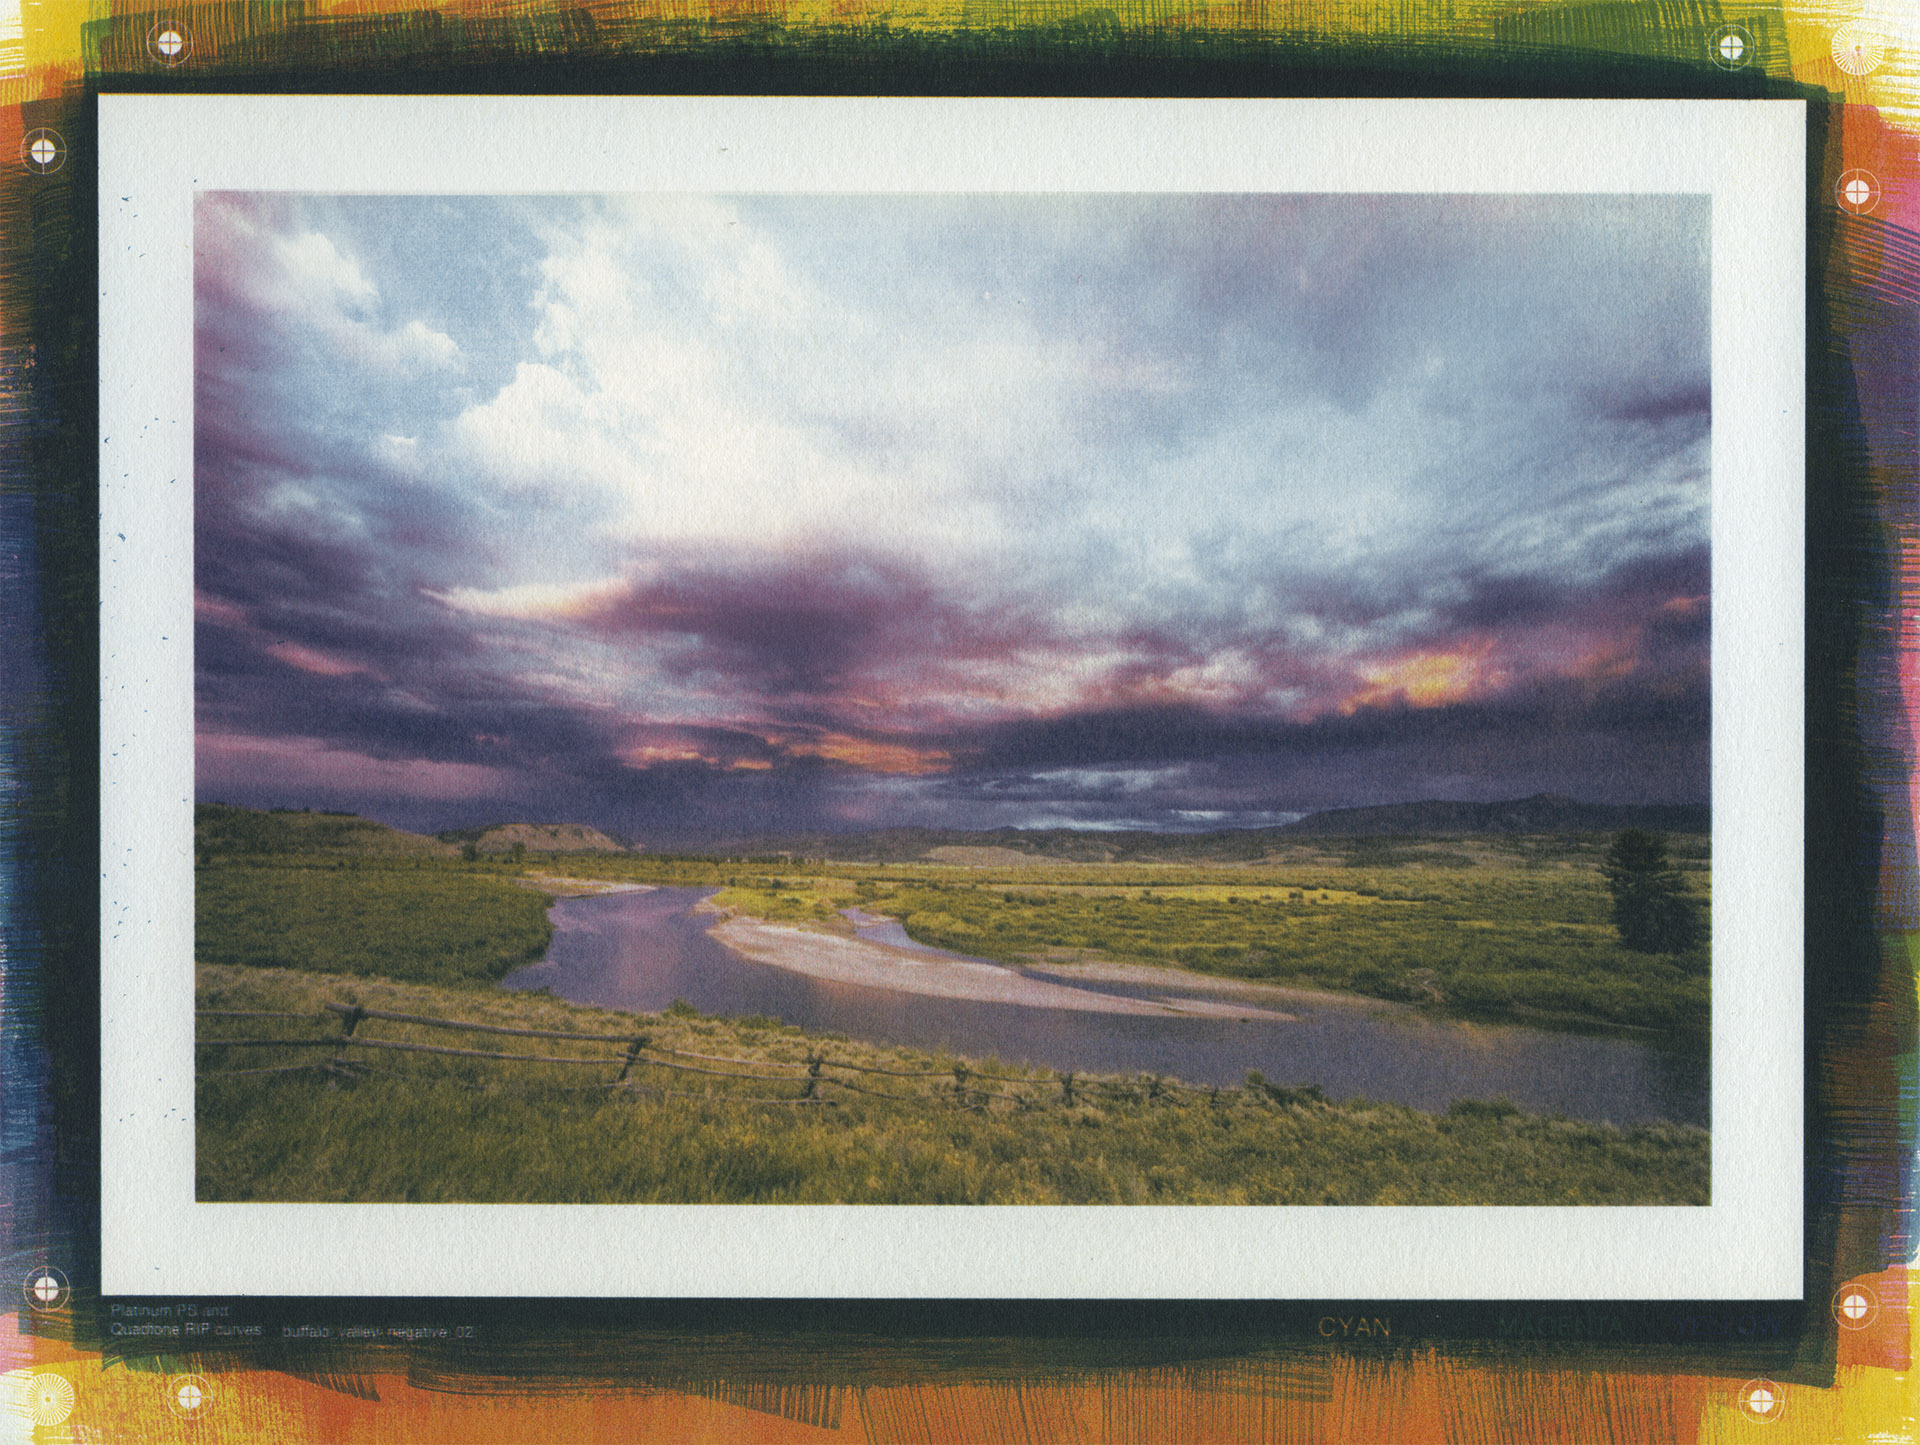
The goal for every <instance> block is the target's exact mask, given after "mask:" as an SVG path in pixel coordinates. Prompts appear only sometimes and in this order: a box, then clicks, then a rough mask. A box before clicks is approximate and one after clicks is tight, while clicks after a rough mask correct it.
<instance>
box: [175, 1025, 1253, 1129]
mask: <svg viewBox="0 0 1920 1445" xmlns="http://www.w3.org/2000/svg"><path fill="white" fill-rule="evenodd" d="M329 1015H331V1016H333V1017H336V1018H338V1019H339V1021H340V1032H339V1033H337V1034H332V1035H329V1036H326V1037H322V1038H279V1039H275V1038H259V1037H244V1038H196V1039H195V1040H194V1045H195V1047H196V1048H204V1049H331V1050H333V1051H334V1057H332V1058H330V1059H322V1060H316V1061H313V1062H309V1063H296V1064H283V1065H275V1066H271V1067H261V1068H240V1069H218V1070H209V1071H208V1076H209V1077H220V1078H235V1077H240V1076H243V1075H260V1074H291V1073H302V1072H319V1073H326V1074H328V1075H329V1076H331V1078H332V1079H333V1081H334V1082H335V1083H336V1084H337V1083H340V1082H343V1081H350V1080H352V1079H354V1078H358V1077H361V1076H364V1075H366V1074H367V1073H369V1072H370V1069H369V1065H368V1064H366V1063H364V1062H362V1061H360V1060H357V1059H352V1058H349V1057H348V1052H347V1051H348V1050H361V1049H366V1050H374V1051H377V1052H389V1053H408V1054H432V1055H439V1056H445V1057H452V1058H462V1059H481V1060H485V1061H487V1062H490V1063H505V1064H547V1065H553V1064H558V1065H567V1066H580V1065H585V1066H593V1067H598V1068H615V1067H617V1069H618V1073H617V1074H616V1075H615V1076H614V1077H612V1078H611V1079H607V1080H604V1081H601V1082H598V1083H593V1084H584V1085H548V1086H543V1087H557V1088H560V1089H562V1090H564V1091H566V1092H579V1091H581V1090H594V1091H597V1090H602V1089H605V1090H621V1091H625V1092H629V1093H635V1094H648V1095H654V1096H658V1097H665V1098H693V1099H706V1100H713V1101H725V1102H733V1103H754V1104H781V1105H791V1104H807V1105H823V1106H832V1105H833V1104H834V1102H835V1100H834V1098H833V1097H830V1096H828V1095H827V1094H826V1093H823V1089H825V1090H835V1091H839V1090H844V1091H846V1092H847V1093H849V1094H857V1095H862V1096H865V1097H867V1098H875V1099H889V1100H894V1101H897V1102H904V1103H934V1102H946V1103H950V1104H958V1105H961V1106H964V1107H968V1108H973V1109H984V1108H988V1107H990V1105H991V1101H993V1100H1002V1101H1005V1102H1008V1103H1010V1104H1012V1105H1014V1106H1016V1107H1019V1108H1032V1107H1035V1106H1037V1105H1040V1104H1044V1103H1049V1102H1051V1103H1059V1104H1064V1105H1068V1106H1071V1105H1074V1104H1076V1103H1079V1102H1082V1101H1083V1100H1085V1101H1091V1100H1093V1099H1096V1098H1101V1099H1107V1100H1125V1101H1127V1102H1130V1103H1148V1104H1151V1103H1154V1102H1157V1101H1160V1100H1164V1099H1171V1098H1174V1097H1177V1096H1186V1097H1189V1098H1191V1097H1204V1098H1207V1099H1209V1100H1210V1101H1211V1102H1212V1103H1213V1104H1215V1105H1216V1106H1224V1105H1226V1104H1229V1103H1239V1102H1254V1103H1260V1102H1265V1103H1274V1102H1286V1101H1287V1100H1286V1099H1285V1098H1283V1097H1282V1096H1286V1095H1288V1094H1289V1092H1290V1091H1287V1090H1272V1091H1269V1090H1264V1089H1256V1088H1245V1089H1241V1088H1230V1089H1219V1088H1206V1087H1196V1086H1194V1085H1191V1084H1179V1083H1175V1082H1173V1081H1171V1080H1168V1079H1161V1078H1159V1077H1157V1076H1154V1075H1150V1074H1149V1075H1142V1076H1141V1077H1140V1078H1139V1079H1137V1080H1116V1079H1112V1078H1106V1079H1083V1078H1080V1077H1079V1076H1078V1075H1077V1074H1075V1073H1047V1072H1036V1073H1032V1074H1026V1075H1017V1076H1016V1075H1005V1074H994V1073H983V1072H982V1071H980V1070H978V1069H975V1068H972V1067H971V1066H969V1065H967V1064H964V1063H958V1064H954V1065H953V1066H952V1067H950V1068H946V1069H891V1068H884V1067H881V1066H879V1065H876V1064H857V1063H854V1062H853V1061H852V1060H850V1059H835V1058H830V1057H828V1056H827V1055H825V1054H823V1053H820V1052H817V1051H816V1052H811V1053H809V1054H808V1055H807V1057H806V1058H805V1059H764V1058H761V1059H753V1058H739V1057H735V1056H731V1055H725V1054H702V1053H695V1052H692V1051H691V1050H687V1049H675V1048H669V1047H667V1046H666V1045H664V1044H656V1043H654V1042H653V1040H652V1036H651V1035H650V1034H649V1033H647V1032H645V1031H637V1032H634V1033H627V1034H609V1033H581V1032H576V1031H571V1030H565V1029H529V1028H518V1027H510V1026H508V1025H505V1024H487V1023H478V1022H474V1021H471V1020H467V1019H446V1018H436V1017H433V1016H431V1015H427V1014H412V1013H396V1012H393V1011H390V1010H386V1009H370V1008H365V1007H363V1006H361V1005H359V1004H352V1003H327V1004H325V1005H323V1006H322V1007H321V1008H320V1009H316V1010H308V1011H293V1010H278V1009H197V1010H195V1016H196V1017H197V1018H203V1019H265V1018H281V1019H301V1020H320V1019H325V1018H327V1017H328V1016H329ZM368 1020H380V1021H384V1022H389V1023H398V1024H406V1025H411V1026H413V1027H417V1028H429V1029H447V1030H452V1031H456V1032H464V1033H477V1034H492V1035H508V1036H511V1037H514V1038H524V1039H555V1040H561V1041H565V1042H571V1043H601V1044H620V1045H623V1046H624V1052H622V1053H617V1054H615V1053H608V1054H535V1053H516V1052H502V1051H497V1050H491V1049H467V1048H456V1047H453V1046H451V1045H444V1044H423V1043H415V1042H412V1041H409V1040H404V1039H378V1038H368V1037H366V1036H365V1035H364V1034H362V1033H360V1032H358V1030H359V1028H360V1025H361V1024H362V1023H364V1022H366V1021H368ZM663 1056H664V1057H663ZM677 1059H698V1060H699V1061H700V1064H732V1065H736V1066H738V1067H737V1068H735V1069H709V1068H702V1067H700V1064H690V1063H677V1062H674V1061H675V1060H677ZM741 1068H748V1069H756V1070H761V1071H763V1072H758V1073H743V1072H740V1069H741ZM636 1069H666V1070H670V1071H672V1072H675V1073H686V1074H699V1075H703V1076H705V1077H708V1078H719V1079H745V1080H748V1081H749V1082H752V1083H757V1084H776V1085H777V1084H790V1085H794V1086H797V1087H798V1088H800V1089H801V1091H802V1092H800V1093H799V1094H798V1095H773V1096H769V1095H760V1094H743V1093H738V1092H732V1091H729V1092H724V1093H712V1092H706V1093H700V1092H692V1091H688V1090H683V1089H669V1088H664V1087H660V1086H657V1085H652V1084H647V1083H643V1082H641V1081H640V1080H639V1079H637V1078H635V1077H634V1071H635V1070H636ZM836 1069H837V1070H842V1071H846V1072H852V1073H859V1074H878V1075H884V1076H887V1077H890V1078H896V1079H940V1080H943V1081H945V1082H946V1087H945V1088H941V1089H922V1090H916V1091H912V1092H900V1091H898V1090H894V1089H876V1088H870V1087H868V1086H866V1085H864V1084H857V1083H855V1082H854V1081H853V1080H852V1079H849V1078H842V1077H838V1076H836V1075H835V1074H833V1073H830V1072H828V1071H829V1070H836ZM416 1077H417V1076H416Z"/></svg>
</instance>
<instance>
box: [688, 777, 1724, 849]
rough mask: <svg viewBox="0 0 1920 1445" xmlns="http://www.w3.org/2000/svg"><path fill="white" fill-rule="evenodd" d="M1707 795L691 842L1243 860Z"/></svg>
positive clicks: (1600, 828) (1503, 827) (1628, 813)
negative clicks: (1224, 820)
mask: <svg viewBox="0 0 1920 1445" xmlns="http://www.w3.org/2000/svg"><path fill="white" fill-rule="evenodd" d="M1709 816H1710V809H1709V808H1708V806H1707V805H1706V804H1704V803H1698V804H1695V803H1641V804H1614V803H1582V802H1578V801H1576V800H1575V799H1573V798H1564V797H1560V796H1559V795H1557V794H1554V793H1539V794H1536V795H1535V796H1533V797H1531V798H1515V799H1512V800H1510V801H1507V802H1499V803H1452V802H1439V801H1433V802H1420V803H1385V804H1381V805H1379V806H1376V807H1367V808H1331V809H1328V810H1327V811H1325V812H1320V813H1311V814H1309V815H1308V816H1306V817H1304V818H1301V819H1299V820H1298V821H1296V822H1292V823H1285V824H1281V825H1278V826H1275V827H1270V828H1236V829H1223V830H1221V831H1219V832H1212V833H1154V832H1147V831H1144V830H1141V831H1127V832H1118V831H1096V830H1091V829H1077V828H1045V829H1021V828H993V829H990V830H983V831H980V832H963V831H960V830H956V829H949V828H877V829H874V830H872V831H870V832H865V833H794V834H783V835H779V836H769V837H758V838H742V839H736V840H734V841H732V842H728V843H720V844H712V845H701V846H699V847H695V848H688V849H686V851H687V852H689V853H697V854H700V855H704V856H713V855H719V856H730V855H743V856H761V857H764V856H768V855H782V854H784V855H787V856H790V857H794V858H827V859H835V860H838V861H842V862H862V863H900V862H908V861H913V860H919V859H927V858H932V859H934V860H935V861H940V860H941V859H942V858H950V860H951V861H959V859H958V857H957V853H959V852H970V853H976V854H980V855H982V856H981V859H980V861H987V859H986V856H985V855H988V854H992V855H995V859H996V861H999V862H1013V861H1015V859H1014V856H1013V855H1016V854H1017V855H1020V856H1023V857H1026V858H1031V859H1034V860H1036V861H1039V860H1042V859H1055V860H1058V861H1062V862H1095V863H1099V862H1112V863H1124V862H1132V861H1140V862H1145V861H1148V860H1163V861H1168V862H1178V861H1192V862H1240V861H1250V860H1254V859H1258V858H1261V857H1263V856H1265V855H1266V854H1267V853H1269V852H1271V851H1273V850H1274V849H1276V848H1285V847H1287V846H1288V845H1297V844H1302V843H1306V842H1308V841H1309V840H1311V839H1313V838H1316V837H1321V838H1370V837H1371V838H1415V837H1428V838H1453V837H1470V836H1473V835H1475V834H1498V833H1512V834H1520V833H1549V834H1550V833H1615V832H1618V831H1620V830H1621V829H1623V828H1644V829H1646V830H1647V831H1649V832H1657V833H1705V832H1707V831H1708V829H1709Z"/></svg>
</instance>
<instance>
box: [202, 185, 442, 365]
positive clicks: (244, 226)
mask: <svg viewBox="0 0 1920 1445" xmlns="http://www.w3.org/2000/svg"><path fill="white" fill-rule="evenodd" d="M196 219H197V222H198V224H197V225H196V229H195V245H196V246H197V247H199V248H200V250H201V252H202V254H203V260H204V261H205V262H206V263H207V264H205V265H203V266H202V267H201V275H202V277H203V278H208V279H209V280H211V282H212V284H214V285H216V286H219V287H224V288H227V289H228V290H230V291H231V292H232V293H233V294H234V295H235V296H236V297H237V298H238V299H240V300H242V301H243V302H244V303H245V305H246V306H247V307H248V309H249V310H251V311H253V312H254V313H255V314H256V315H259V316H262V317H266V318H272V319H273V320H274V321H275V322H276V323H277V324H278V325H279V326H281V327H282V328H285V329H286V330H287V331H289V332H290V333H292V334H293V335H294V336H295V337H296V338H298V339H301V340H307V341H312V340H317V341H318V342H320V344H321V345H322V346H323V347H324V348H325V349H326V350H327V351H329V352H330V353H331V360H332V361H333V362H334V363H336V364H340V365H344V366H348V367H352V368H356V369H371V370H374V371H377V372H381V373H386V374H388V375H390V376H395V377H408V376H417V375H421V374H430V373H437V372H446V371H450V370H453V369H455V368H457V367H458V366H459V365H460V347H459V345H458V344H457V343H456V342H455V341H454V339H453V338H452V337H451V336H449V335H447V334H446V333H445V332H444V331H440V330H437V329H436V328H434V327H432V326H429V325H428V324H427V323H426V322H425V321H423V320H421V319H420V318H418V317H412V318H409V319H407V320H405V321H402V322H399V323H398V324H394V325H388V324H384V323H383V318H382V314H381V313H382V304H381V296H380V289H379V287H378V286H376V285H375V284H374V282H373V280H372V279H371V278H370V277H368V275H367V274H366V272H365V270H363V269H362V267H361V265H360V263H359V262H358V261H357V260H356V259H355V258H354V257H353V256H351V255H349V254H347V253H346V252H344V251H342V250H341V249H340V247H339V245H338V244H336V242H335V241H334V240H333V238H332V237H330V236H328V235H326V234H325V233H323V232H321V231H317V230H298V231H294V232H292V233H291V234H288V233H285V232H283V231H281V230H279V229H278V228H277V226H276V225H275V221H276V220H277V219H278V217H277V216H276V215H275V214H274V213H273V211H272V210H271V208H265V209H263V208H259V207H257V206H256V205H255V204H252V203H249V202H248V201H247V200H245V199H241V198H231V197H227V196H223V195H212V196H207V197H204V198H202V200H201V202H200V209H199V212H198V214H197V218H196Z"/></svg>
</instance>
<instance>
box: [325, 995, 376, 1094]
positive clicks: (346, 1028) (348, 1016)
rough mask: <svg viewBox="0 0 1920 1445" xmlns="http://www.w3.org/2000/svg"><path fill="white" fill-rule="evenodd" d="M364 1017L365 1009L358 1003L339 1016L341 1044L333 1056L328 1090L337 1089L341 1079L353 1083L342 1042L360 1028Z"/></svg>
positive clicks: (350, 1068) (345, 1048) (345, 1047)
mask: <svg viewBox="0 0 1920 1445" xmlns="http://www.w3.org/2000/svg"><path fill="white" fill-rule="evenodd" d="M366 1016H367V1011H366V1009H365V1008H364V1007H362V1006H361V1005H360V1004H359V1003H358V1002H354V1003H352V1004H350V1005H349V1006H348V1008H347V1011H346V1012H345V1013H343V1014H341V1015H340V1038H341V1040H342V1043H341V1045H340V1049H339V1052H337V1053H336V1054H334V1056H333V1068H332V1069H331V1070H330V1072H331V1073H332V1075H333V1077H332V1078H330V1079H328V1080H327V1087H328V1088H329V1089H337V1088H339V1087H340V1081H341V1080H342V1079H345V1080H347V1082H349V1083H351V1082H353V1070H352V1067H351V1066H350V1065H349V1064H348V1063H347V1046H346V1043H345V1042H344V1041H345V1040H347V1039H350V1038H352V1037H353V1031H354V1030H355V1029H357V1028H359V1027H360V1020H361V1019H363V1018H365V1017H366Z"/></svg>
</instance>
